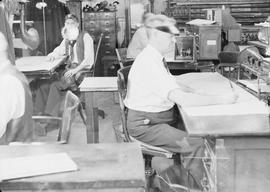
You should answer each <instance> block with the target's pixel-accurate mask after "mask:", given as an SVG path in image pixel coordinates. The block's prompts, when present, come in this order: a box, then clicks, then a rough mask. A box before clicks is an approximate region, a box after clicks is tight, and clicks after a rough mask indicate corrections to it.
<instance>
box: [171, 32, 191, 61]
mask: <svg viewBox="0 0 270 192" xmlns="http://www.w3.org/2000/svg"><path fill="white" fill-rule="evenodd" d="M175 38H176V44H175V45H176V48H175V60H176V61H179V62H187V63H188V62H190V63H192V62H194V61H195V39H194V36H176V37H175Z"/></svg>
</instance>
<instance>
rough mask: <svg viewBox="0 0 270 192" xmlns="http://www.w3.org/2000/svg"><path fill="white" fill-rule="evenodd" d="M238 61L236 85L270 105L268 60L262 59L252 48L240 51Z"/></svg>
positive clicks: (255, 49) (269, 66) (269, 65)
mask: <svg viewBox="0 0 270 192" xmlns="http://www.w3.org/2000/svg"><path fill="white" fill-rule="evenodd" d="M238 60H239V63H240V70H239V73H238V80H237V81H238V83H239V84H240V85H242V86H243V87H244V88H245V89H246V90H248V91H249V92H251V93H252V94H254V95H256V96H257V97H258V98H259V99H262V100H264V101H266V102H267V103H268V104H270V85H269V83H270V60H269V59H267V58H264V57H262V56H261V55H260V53H259V51H258V49H257V48H256V47H254V46H250V47H247V48H245V49H244V50H242V51H241V52H240V55H239V59H238Z"/></svg>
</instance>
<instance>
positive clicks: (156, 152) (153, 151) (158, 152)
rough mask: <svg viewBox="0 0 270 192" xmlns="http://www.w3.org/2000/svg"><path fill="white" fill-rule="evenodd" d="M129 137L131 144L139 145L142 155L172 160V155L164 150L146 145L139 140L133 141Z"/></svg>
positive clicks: (132, 138) (133, 139)
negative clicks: (136, 143)
mask: <svg viewBox="0 0 270 192" xmlns="http://www.w3.org/2000/svg"><path fill="white" fill-rule="evenodd" d="M129 137H130V139H131V141H132V142H138V143H139V144H140V146H141V149H142V152H143V153H144V154H148V155H153V156H158V157H166V158H172V156H173V153H172V152H170V151H168V150H166V149H163V148H161V147H156V146H153V145H149V144H146V143H144V142H142V141H139V140H137V139H135V138H134V137H132V136H129Z"/></svg>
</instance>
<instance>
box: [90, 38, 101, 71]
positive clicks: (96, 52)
mask: <svg viewBox="0 0 270 192" xmlns="http://www.w3.org/2000/svg"><path fill="white" fill-rule="evenodd" d="M102 39H103V33H101V34H100V36H99V40H98V43H97V45H96V47H95V58H94V64H93V67H92V69H93V76H94V75H95V66H96V63H97V59H98V56H99V49H100V45H101V42H102Z"/></svg>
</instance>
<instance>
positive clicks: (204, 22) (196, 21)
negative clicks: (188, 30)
mask: <svg viewBox="0 0 270 192" xmlns="http://www.w3.org/2000/svg"><path fill="white" fill-rule="evenodd" d="M214 23H216V21H211V20H207V19H194V20H191V21H189V22H187V24H189V25H212V24H214Z"/></svg>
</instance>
